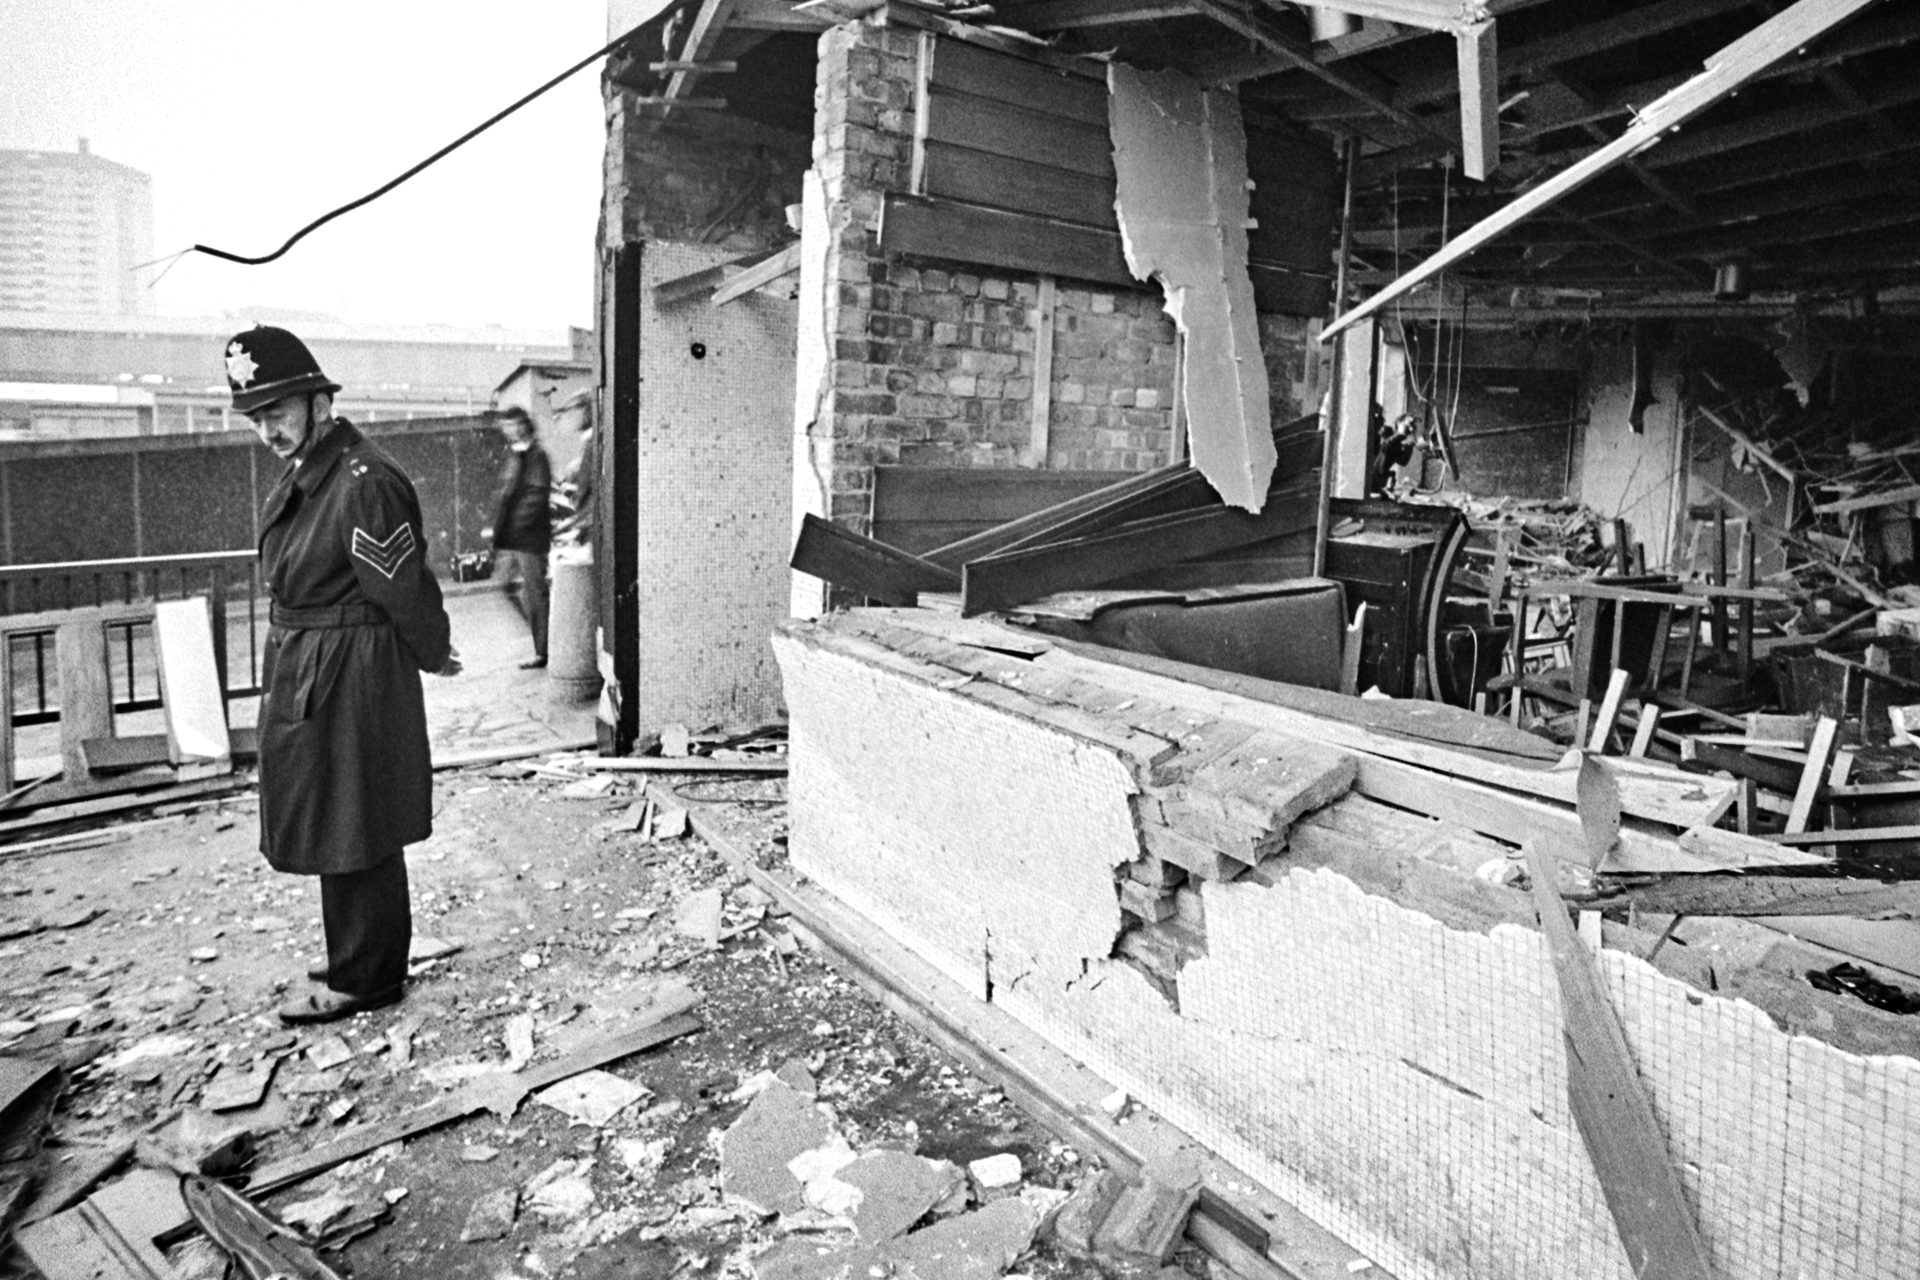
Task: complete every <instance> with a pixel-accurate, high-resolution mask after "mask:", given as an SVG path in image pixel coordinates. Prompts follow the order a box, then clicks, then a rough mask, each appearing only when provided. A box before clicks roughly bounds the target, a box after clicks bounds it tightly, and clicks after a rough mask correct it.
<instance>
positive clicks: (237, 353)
mask: <svg viewBox="0 0 1920 1280" xmlns="http://www.w3.org/2000/svg"><path fill="white" fill-rule="evenodd" d="M259 371H260V366H259V365H257V364H255V363H254V362H253V357H252V356H250V355H248V354H247V351H246V348H244V347H242V346H241V345H240V344H239V342H237V341H235V342H230V343H228V344H227V376H228V377H229V378H231V379H233V385H234V386H236V387H244V386H246V385H247V384H248V383H249V382H252V381H253V375H254V374H256V373H258V372H259Z"/></svg>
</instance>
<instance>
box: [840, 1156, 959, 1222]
mask: <svg viewBox="0 0 1920 1280" xmlns="http://www.w3.org/2000/svg"><path fill="white" fill-rule="evenodd" d="M834 1177H835V1179H836V1180H837V1181H839V1182H842V1183H844V1184H846V1185H847V1186H850V1187H852V1188H854V1189H855V1190H856V1191H857V1192H858V1193H859V1199H858V1201H857V1202H856V1203H855V1205H854V1206H853V1208H852V1209H851V1211H850V1212H849V1214H848V1216H849V1217H850V1218H852V1220H853V1229H854V1231H855V1232H856V1233H857V1234H858V1235H859V1237H860V1239H861V1240H863V1241H866V1242H867V1243H870V1244H878V1243H880V1242H882V1241H885V1240H891V1239H893V1238H894V1237H896V1236H901V1235H905V1234H906V1233H907V1231H908V1229H909V1228H911V1227H912V1226H913V1224H914V1223H916V1222H918V1221H920V1219H922V1218H924V1217H926V1216H927V1214H928V1213H929V1212H930V1211H931V1210H932V1209H933V1208H934V1206H936V1205H938V1204H940V1203H941V1202H943V1201H945V1200H946V1199H947V1198H948V1197H949V1196H951V1195H953V1193H954V1192H955V1191H956V1190H958V1189H960V1188H963V1187H964V1186H965V1184H966V1179H965V1178H963V1177H962V1176H961V1173H960V1170H959V1168H958V1167H956V1166H955V1165H952V1164H950V1163H948V1162H947V1161H945V1160H929V1159H927V1158H926V1157H925V1156H916V1155H909V1154H908V1153H907V1152H904V1151H884V1150H882V1151H868V1152H865V1153H864V1154H862V1155H861V1156H860V1158H859V1159H857V1160H855V1161H854V1162H853V1163H851V1164H849V1165H847V1166H846V1167H845V1168H843V1169H841V1170H840V1171H839V1172H838V1173H837V1174H835V1175H834Z"/></svg>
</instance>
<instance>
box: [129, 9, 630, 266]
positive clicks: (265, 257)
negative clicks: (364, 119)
mask: <svg viewBox="0 0 1920 1280" xmlns="http://www.w3.org/2000/svg"><path fill="white" fill-rule="evenodd" d="M640 30H641V28H639V27H636V28H634V29H633V30H631V31H628V32H626V33H625V34H623V35H621V36H620V37H618V38H617V39H614V40H610V41H608V42H607V43H606V44H604V45H602V46H601V47H600V48H598V49H596V50H594V51H593V52H592V53H590V54H588V55H587V56H586V57H584V58H582V59H580V60H579V61H578V62H576V63H574V64H573V65H572V66H570V67H568V68H567V69H566V70H565V71H562V72H561V73H560V74H559V75H557V76H554V77H553V78H552V79H551V80H548V81H547V82H546V83H545V84H543V85H541V86H540V87H539V88H537V89H535V90H533V92H531V93H528V94H525V95H524V96H522V97H520V98H519V99H517V100H516V101H514V102H513V103H512V104H511V105H510V106H507V107H505V108H503V109H501V110H499V111H496V112H495V113H494V114H492V115H491V116H488V117H487V118H486V119H485V120H483V121H481V122H480V123H479V124H477V125H475V126H474V127H473V128H471V129H469V130H467V131H466V132H465V133H463V134H461V135H460V136H459V137H457V138H455V139H454V140H453V141H452V142H449V143H448V144H447V145H446V146H444V147H441V148H440V149H439V150H438V151H436V152H434V153H433V154H432V155H430V156H428V157H427V158H426V159H424V160H422V161H420V163H418V164H416V165H414V166H413V167H412V168H410V169H408V170H407V171H406V172H405V173H402V174H400V175H399V176H398V177H396V178H393V179H391V180H390V181H388V182H386V183H383V184H382V185H381V186H379V187H376V188H374V189H373V190H372V191H369V192H367V194H365V195H363V196H361V197H360V198H359V199H357V200H350V201H348V202H347V203H346V204H343V205H341V206H340V207H338V208H336V209H332V210H329V211H328V212H326V213H324V214H322V215H320V216H319V217H318V218H315V219H314V220H313V221H312V222H309V223H308V224H307V225H306V226H304V227H302V228H300V229H299V230H298V231H296V232H294V233H293V234H292V235H291V236H289V237H287V241H286V243H285V244H282V245H281V246H280V247H279V248H278V249H275V250H274V251H273V252H272V253H267V254H260V255H258V256H249V255H246V254H240V253H233V252H230V251H228V250H226V249H219V248H215V247H214V246H212V245H207V244H194V245H191V246H189V247H188V248H185V249H182V250H181V251H180V252H179V253H178V254H176V255H174V262H178V261H179V259H180V258H183V257H185V256H186V255H187V254H189V253H204V254H206V255H207V256H208V257H212V258H219V259H221V260H223V261H226V262H237V263H239V264H240V265H241V266H246V267H258V266H264V265H266V264H267V263H269V262H273V261H275V260H276V259H278V258H280V257H282V256H283V255H285V254H286V252H287V251H288V250H289V249H291V248H293V246H295V245H296V244H299V243H300V242H301V241H302V240H304V239H306V238H307V237H308V236H309V235H311V234H312V233H313V232H315V231H318V230H319V229H320V228H321V227H324V226H326V225H327V224H328V223H329V222H332V221H333V220H334V219H335V218H338V217H341V216H342V215H344V214H348V213H352V212H353V211H354V210H355V209H358V208H361V207H363V206H365V205H368V204H371V203H373V202H374V201H375V200H378V199H379V198H380V197H381V196H384V195H386V194H387V193H388V192H389V191H392V190H393V189H394V188H395V187H397V186H399V185H400V184H401V183H403V182H405V181H407V179H409V178H412V177H414V176H415V175H417V174H419V173H420V172H422V171H423V170H425V169H427V168H428V167H429V166H431V165H433V164H435V163H437V162H438V161H440V160H443V159H445V158H446V157H447V156H449V155H451V154H452V153H453V152H455V151H457V150H459V149H460V148H461V147H463V146H465V145H466V144H467V143H469V142H471V141H473V140H474V139H475V138H477V137H479V136H480V135H481V134H483V133H485V132H486V131H487V130H489V129H491V128H493V126H494V125H496V124H499V123H500V122H501V121H502V120H505V119H506V118H507V117H508V116H510V115H512V114H513V113H514V112H516V111H518V110H520V108H522V107H524V106H526V105H527V104H528V103H530V102H532V101H533V100H534V99H536V98H539V97H540V96H542V95H543V94H545V93H546V92H547V91H548V90H550V89H553V88H554V87H555V86H557V85H559V84H561V83H562V82H564V81H566V80H569V79H571V78H572V77H573V76H575V75H577V74H578V73H579V72H581V71H583V70H585V69H586V68H587V67H590V66H592V65H593V64H594V63H596V62H598V61H599V60H600V59H602V58H604V57H607V56H608V55H610V54H612V53H613V52H614V51H616V50H617V49H619V48H620V46H622V45H624V44H626V43H627V42H628V41H629V40H631V39H633V37H634V36H636V35H638V34H639V32H640ZM163 261H166V259H164V258H156V259H154V262H163ZM141 265H143V266H152V265H153V263H143V264H141ZM172 268H173V263H172V262H169V263H168V267H167V269H168V270H172ZM161 274H162V275H165V274H166V273H165V272H164V271H163V272H162V273H161ZM155 283H158V280H157V279H156V281H155Z"/></svg>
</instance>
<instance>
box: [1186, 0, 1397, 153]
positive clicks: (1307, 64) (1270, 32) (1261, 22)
mask: <svg viewBox="0 0 1920 1280" xmlns="http://www.w3.org/2000/svg"><path fill="white" fill-rule="evenodd" d="M1190 3H1191V5H1192V8H1193V11H1194V12H1195V13H1198V14H1200V15H1202V16H1204V17H1207V18H1211V19H1213V21H1215V22H1217V23H1219V24H1220V25H1221V26H1223V27H1225V28H1226V29H1227V30H1229V31H1231V32H1233V33H1234V34H1235V35H1237V36H1240V37H1242V38H1243V39H1246V40H1249V41H1251V42H1253V43H1254V44H1256V45H1258V46H1259V47H1260V48H1261V49H1262V50H1263V51H1265V52H1266V53H1269V54H1271V55H1273V57H1274V58H1275V59H1277V60H1279V61H1280V62H1283V63H1285V64H1286V65H1287V66H1289V67H1292V68H1294V69H1296V70H1299V71H1304V72H1306V73H1307V74H1308V75H1310V76H1312V77H1314V78H1315V79H1317V80H1321V81H1323V82H1325V83H1327V84H1330V85H1332V86H1333V87H1334V88H1336V89H1338V90H1340V92H1342V93H1344V94H1346V95H1347V96H1348V97H1350V98H1353V99H1354V100H1355V101H1357V102H1363V103H1365V104H1366V105H1367V106H1369V107H1371V108H1372V109H1373V110H1374V111H1376V112H1378V113H1379V114H1380V115H1382V116H1384V117H1386V118H1387V119H1389V120H1392V121H1393V122H1394V123H1395V124H1398V125H1401V126H1403V127H1404V128H1408V129H1413V130H1417V131H1419V132H1422V133H1426V132H1431V128H1430V126H1429V124H1428V122H1427V121H1425V120H1423V119H1421V118H1420V117H1418V116H1416V115H1414V114H1412V113H1411V112H1409V111H1406V110H1404V109H1402V108H1400V107H1396V106H1394V105H1393V103H1392V102H1390V101H1388V98H1389V95H1390V94H1391V93H1392V88H1391V86H1389V85H1385V84H1382V83H1379V82H1378V81H1377V78H1375V77H1368V78H1367V79H1362V78H1361V77H1360V76H1357V75H1352V74H1349V73H1347V72H1345V71H1338V70H1335V69H1334V68H1332V67H1323V66H1321V65H1320V64H1319V62H1318V61H1316V60H1315V58H1314V56H1313V46H1312V45H1311V44H1309V43H1308V42H1307V41H1305V40H1303V39H1301V38H1300V37H1299V36H1297V35H1295V34H1294V33H1293V32H1291V31H1289V30H1287V29H1286V28H1285V27H1282V26H1281V25H1280V24H1279V22H1278V20H1277V19H1276V17H1275V15H1274V14H1273V13H1272V12H1271V11H1269V10H1266V9H1262V8H1243V7H1242V6H1241V5H1239V4H1237V3H1235V0H1190Z"/></svg>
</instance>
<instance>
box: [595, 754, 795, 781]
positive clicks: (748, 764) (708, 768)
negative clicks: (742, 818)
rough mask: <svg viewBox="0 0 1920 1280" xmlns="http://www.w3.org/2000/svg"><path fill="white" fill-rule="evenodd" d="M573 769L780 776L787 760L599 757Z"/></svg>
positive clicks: (785, 767)
mask: <svg viewBox="0 0 1920 1280" xmlns="http://www.w3.org/2000/svg"><path fill="white" fill-rule="evenodd" d="M574 766H575V767H576V768H580V769H586V770H588V771H599V772H603V773H751V774H764V775H766V776H769V777H780V776H784V775H785V774H786V772H787V758H786V757H785V756H778V757H774V758H772V759H766V760H716V759H714V758H713V757H712V756H599V757H594V758H592V759H587V760H576V761H574Z"/></svg>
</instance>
